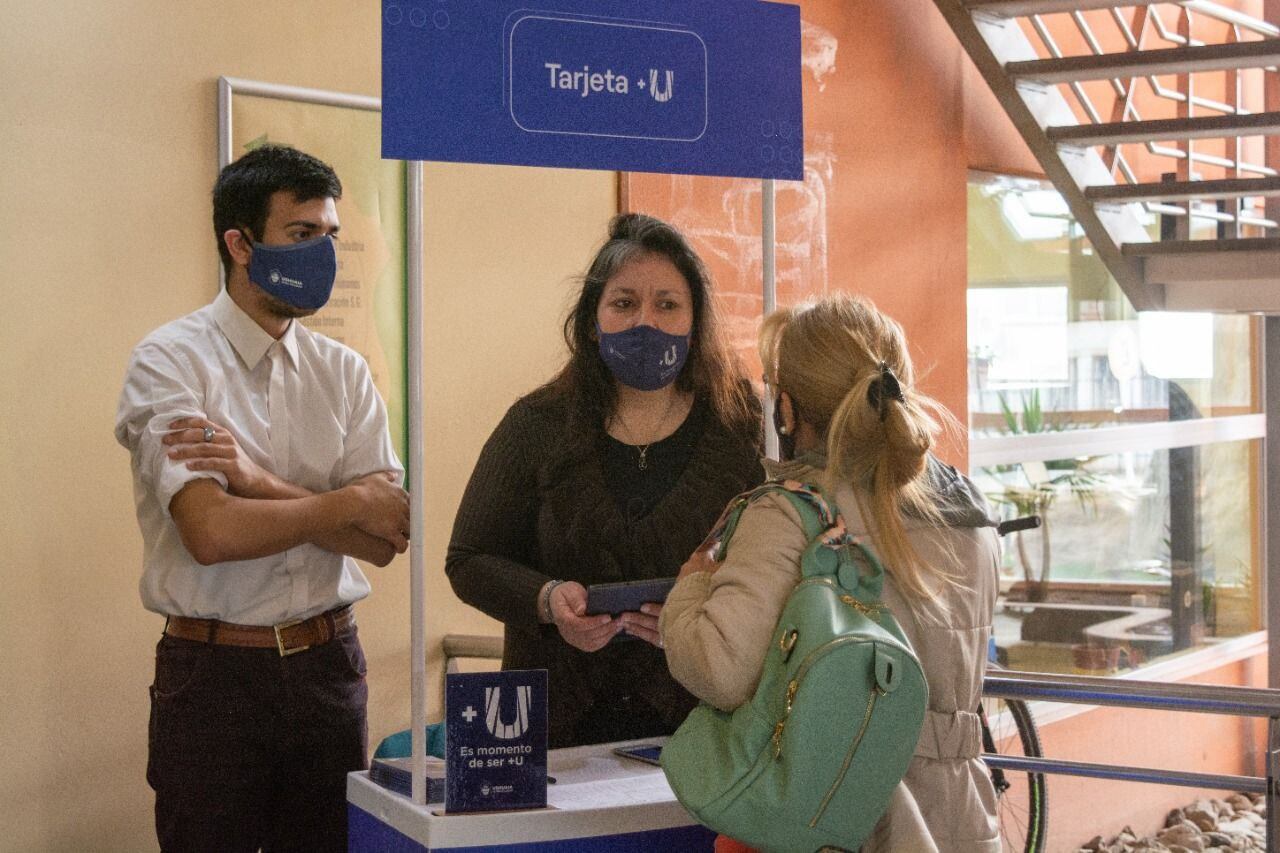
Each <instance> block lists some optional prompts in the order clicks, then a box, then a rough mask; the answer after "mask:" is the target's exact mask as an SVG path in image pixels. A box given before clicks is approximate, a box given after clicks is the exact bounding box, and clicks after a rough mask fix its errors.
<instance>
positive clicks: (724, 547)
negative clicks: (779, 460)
mask: <svg viewBox="0 0 1280 853" xmlns="http://www.w3.org/2000/svg"><path fill="white" fill-rule="evenodd" d="M773 492H781V493H782V494H783V495H784V496H785V497H786V498H787V500H789V501H790V502H791V505H792V506H793V507H795V510H796V513H797V514H799V516H800V524H801V525H802V526H803V528H804V532H805V538H806V539H808V540H809V545H808V546H807V547H806V548H805V550H804V555H803V556H802V557H801V560H800V574H801V577H802V578H811V577H833V578H835V580H836V582H837V583H838V584H840V586H842V587H844V588H845V589H846V590H848V591H849V592H850V593H851V594H853V595H855V596H857V595H861V596H862V597H863V598H866V599H870V600H875V601H878V600H879V598H880V594H881V592H882V591H883V589H884V567H883V566H882V565H881V564H880V561H879V560H877V559H876V556H875V555H874V554H872V553H871V551H870V549H868V548H867V547H866V545H864V544H863V541H862V539H861V538H860V537H855V536H853V535H851V534H850V533H849V531H848V528H847V527H846V526H845V522H844V517H843V516H841V515H840V512H839V509H838V508H835V507H834V506H833V505H831V504H828V503H827V501H826V499H825V498H824V497H823V496H822V491H821V490H820V489H819V488H818V487H817V486H815V485H813V484H812V483H802V482H800V481H798V480H770V481H769V482H767V483H765V484H764V485H762V486H760V487H758V488H756V489H753V490H752V491H750V492H744V493H743V494H741V495H739V496H738V497H736V498H734V499H733V500H732V501H730V503H729V506H728V507H726V509H725V511H724V514H723V515H721V516H720V521H719V522H717V523H716V526H715V528H713V530H712V532H711V534H710V535H709V536H708V537H707V540H708V541H709V542H715V543H716V544H715V549H714V551H713V552H712V559H714V560H715V561H716V562H721V561H722V560H724V558H725V556H726V554H727V552H728V547H729V541H730V539H732V538H733V534H734V532H735V531H736V530H737V527H738V522H739V521H740V520H741V518H742V513H743V512H744V511H745V510H746V508H747V507H748V506H750V505H751V504H752V503H754V502H756V501H757V500H759V499H760V498H763V497H765V496H766V495H768V494H771V493H773ZM855 554H856V556H857V557H858V558H860V559H854V556H855ZM860 564H861V565H860ZM864 569H865V571H864Z"/></svg>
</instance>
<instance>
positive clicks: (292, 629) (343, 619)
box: [164, 605, 356, 657]
mask: <svg viewBox="0 0 1280 853" xmlns="http://www.w3.org/2000/svg"><path fill="white" fill-rule="evenodd" d="M355 623H356V614H355V610H353V609H352V607H351V605H347V606H346V607H339V608H337V609H335V610H330V611H328V612H327V613H321V614H319V615H317V616H312V617H311V618H310V619H301V620H295V621H293V622H281V623H280V624H279V625H237V624H235V623H234V622H219V621H218V620H217V619H194V618H192V617H190V616H170V617H169V619H168V621H166V622H165V625H164V632H165V634H167V635H169V636H170V637H177V638H179V639H182V640H195V641H196V642H198V643H212V644H213V645H215V646H245V647H248V648H254V649H277V650H278V651H279V652H280V657H288V656H289V655H292V654H296V653H298V652H301V651H306V650H307V649H309V648H311V647H312V646H320V645H323V644H325V643H327V642H329V641H330V640H332V639H333V638H334V637H336V636H338V635H339V634H341V633H342V632H343V631H345V630H347V629H348V628H350V627H351V626H352V625H354V624H355Z"/></svg>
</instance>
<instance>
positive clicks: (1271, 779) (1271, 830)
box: [1266, 717, 1280, 853]
mask: <svg viewBox="0 0 1280 853" xmlns="http://www.w3.org/2000/svg"><path fill="white" fill-rule="evenodd" d="M1278 777H1280V717H1271V718H1270V719H1268V720H1267V793H1266V797H1267V800H1266V802H1267V853H1276V850H1277V845H1280V823H1277V821H1280V815H1278V814H1276V812H1277V803H1280V796H1278V795H1280V791H1278V790H1277V778H1278Z"/></svg>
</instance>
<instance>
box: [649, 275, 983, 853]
mask: <svg viewBox="0 0 1280 853" xmlns="http://www.w3.org/2000/svg"><path fill="white" fill-rule="evenodd" d="M760 356H761V361H762V363H763V364H764V368H765V378H766V380H767V382H768V385H769V390H770V393H771V394H773V395H774V408H775V415H774V422H775V425H776V427H777V430H778V433H779V444H780V447H781V452H780V455H781V457H782V461H781V462H773V461H772V460H765V468H766V471H767V473H768V475H769V478H770V479H777V480H784V479H785V480H798V481H801V482H806V483H810V484H813V485H815V486H817V487H819V488H820V489H821V491H822V492H823V494H824V495H825V496H826V497H827V499H828V500H829V501H831V502H833V503H835V504H836V505H837V506H838V507H839V509H840V511H841V513H842V514H843V516H844V518H845V522H846V524H847V525H848V528H849V531H850V532H851V533H853V534H854V535H855V536H862V537H864V538H865V541H866V542H867V543H868V544H869V545H870V547H871V548H872V550H874V551H875V552H876V555H877V556H878V557H879V558H880V560H881V562H882V563H883V564H884V566H885V573H886V583H885V589H884V602H885V603H886V604H887V605H888V606H889V607H890V609H891V610H892V611H893V614H894V616H895V617H896V618H897V620H898V623H899V624H900V625H901V626H902V629H903V631H904V632H905V633H906V635H907V638H908V639H909V640H910V641H911V644H912V646H913V648H914V649H915V652H916V654H917V656H918V657H919V658H920V662H921V664H922V666H923V668H924V672H925V676H926V678H927V680H928V683H929V710H928V713H927V716H926V719H925V724H924V730H923V731H922V733H921V736H920V741H919V743H918V745H917V747H916V754H915V757H914V758H913V759H912V762H911V765H910V767H909V768H908V770H907V774H906V776H905V777H904V778H903V780H902V782H901V783H900V784H899V785H898V788H897V790H896V791H895V792H894V796H893V800H892V801H891V803H890V806H889V809H888V811H887V812H886V813H885V815H884V817H883V818H881V820H880V823H879V824H878V825H877V827H876V829H875V831H874V832H873V834H872V836H871V837H870V838H869V839H868V840H867V841H866V843H865V844H864V845H863V848H862V849H863V851H864V853H866V851H880V850H885V851H899V850H902V851H906V850H909V851H913V853H916V851H933V850H936V851H942V853H951V851H982V852H983V853H986V851H990V853H998V851H999V850H1000V840H999V837H998V828H997V824H996V819H995V792H994V790H993V789H992V785H991V779H990V776H989V775H988V774H987V772H986V769H985V768H984V766H983V765H982V763H981V761H980V760H979V759H978V755H979V753H980V752H981V743H980V727H979V723H978V718H977V715H976V714H975V713H974V711H975V709H976V708H977V706H978V700H979V696H980V694H981V689H982V677H983V674H984V672H985V668H986V651H987V640H988V638H989V637H990V636H991V617H992V612H993V610H994V608H995V600H996V593H997V581H996V571H997V561H998V556H999V555H998V545H997V541H996V535H995V531H994V529H993V527H992V524H993V522H992V521H991V520H990V514H989V511H988V508H987V505H986V502H985V501H984V500H983V498H982V496H981V494H980V493H979V492H978V491H977V489H976V488H974V486H973V484H972V483H970V482H969V480H968V479H967V478H966V477H964V476H963V475H961V474H959V473H958V472H956V470H955V469H954V468H951V467H950V466H948V465H945V464H943V463H942V462H940V461H939V460H938V459H936V458H935V457H934V456H933V454H932V453H931V449H932V448H933V446H934V442H935V439H936V438H937V436H938V434H939V432H940V430H941V428H942V425H943V424H948V425H950V424H953V423H954V418H953V417H952V415H951V414H950V413H949V412H947V411H946V409H944V408H943V407H942V406H941V405H939V404H938V403H936V402H935V401H933V400H931V399H929V398H928V397H927V396H925V395H924V394H922V393H921V392H920V391H919V390H918V389H917V388H916V386H915V370H914V367H913V366H912V363H911V357H910V355H909V353H908V351H907V344H906V339H905V338H904V336H903V333H902V328H901V326H899V325H898V324H897V323H896V322H894V321H893V320H892V319H891V318H889V317H887V316H886V315H884V314H882V313H881V312H880V311H878V310H877V309H876V307H875V306H874V305H873V304H871V302H869V301H868V300H865V299H861V298H857V297H852V296H836V297H830V298H827V299H824V300H822V301H820V302H815V303H810V304H805V305H799V306H795V307H791V308H785V309H782V310H779V311H777V312H775V313H773V314H771V315H770V316H769V317H768V318H766V320H765V322H764V326H763V328H762V330H761V335H760ZM806 545H807V539H806V536H805V534H804V531H803V529H802V527H801V522H800V517H799V516H798V515H797V513H796V511H795V509H794V508H793V507H792V505H791V503H790V502H789V501H788V500H787V499H786V498H785V497H783V496H782V495H781V494H770V495H769V496H767V497H765V498H762V499H760V500H757V501H756V502H754V503H752V504H751V505H750V506H749V507H748V508H747V510H746V511H745V512H744V513H743V514H742V517H741V520H740V522H739V524H738V528H737V530H736V532H735V534H734V540H733V548H732V549H730V550H729V553H728V556H727V557H726V559H725V560H724V562H722V563H714V562H712V561H711V560H710V558H709V557H708V555H707V552H705V551H700V552H698V553H696V554H694V556H693V557H691V558H690V560H689V561H688V562H687V563H686V564H685V565H684V567H683V568H682V570H681V573H680V580H679V582H678V583H677V584H676V586H675V588H674V589H673V590H672V591H671V594H670V595H669V596H668V598H667V603H666V606H665V607H664V608H663V611H662V616H661V620H660V625H659V629H660V632H661V636H662V642H663V645H664V646H665V648H666V654H667V663H668V665H669V666H670V668H671V672H672V674H673V675H674V676H675V678H676V679H677V680H678V681H679V682H680V683H682V684H683V685H684V686H685V687H687V688H688V689H689V690H690V692H692V693H693V694H694V695H695V696H697V697H698V698H700V699H702V700H703V701H705V702H709V703H710V704H712V705H715V706H716V707H718V708H721V709H723V710H726V711H728V710H732V709H734V708H736V707H738V706H739V705H741V704H743V703H744V702H746V701H748V700H749V699H750V698H751V696H752V695H753V694H754V692H755V689H756V684H757V683H758V681H759V679H760V674H761V671H762V668H763V665H764V659H765V653H766V651H767V648H768V645H769V641H770V638H771V637H772V634H773V631H774V628H775V626H776V624H777V621H778V617H779V615H780V614H781V612H782V608H783V606H784V605H785V603H786V601H787V598H788V596H789V595H790V593H791V591H792V589H793V588H794V587H795V585H796V583H797V582H798V581H799V579H800V558H801V554H802V553H803V551H804V548H805V546H806ZM724 849H731V848H729V847H727V846H726V847H725V848H724Z"/></svg>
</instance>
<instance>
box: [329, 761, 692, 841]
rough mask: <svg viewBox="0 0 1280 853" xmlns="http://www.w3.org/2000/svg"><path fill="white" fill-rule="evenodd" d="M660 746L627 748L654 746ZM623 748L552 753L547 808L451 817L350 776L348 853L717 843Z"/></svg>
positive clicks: (437, 806)
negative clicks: (621, 753) (618, 752)
mask: <svg viewBox="0 0 1280 853" xmlns="http://www.w3.org/2000/svg"><path fill="white" fill-rule="evenodd" d="M661 740H662V739H661V738H658V739H652V738H651V739H647V740H644V741H627V742H626V743H657V742H661ZM618 745H620V744H601V745H598V746H580V747H574V748H572V749H555V750H551V751H550V752H549V753H548V754H547V763H548V771H547V772H548V773H549V774H550V775H551V776H552V777H554V778H555V780H556V782H555V784H553V785H548V786H547V806H548V807H547V808H545V809H536V810H531V811H518V812H492V813H487V814H465V815H445V814H444V805H443V804H442V803H433V804H430V805H426V806H420V805H415V804H414V803H412V802H411V801H410V800H409V799H408V798H406V797H402V796H400V795H399V794H397V793H395V792H393V791H390V790H387V789H386V788H382V787H379V786H378V785H375V784H374V783H373V782H371V781H370V780H369V776H368V774H367V773H352V774H351V775H350V776H348V777H347V810H348V812H349V814H350V829H349V839H350V840H349V846H348V851H349V853H375V851H376V853H389V852H390V853H420V851H434V850H449V851H453V853H471V851H481V850H485V851H488V850H504V851H518V853H542V851H556V853H587V851H592V853H596V851H606V853H613V851H627V853H642V851H643V852H644V853H658V852H659V851H672V853H676V851H679V853H698V851H710V850H711V849H712V846H713V842H714V839H715V834H714V833H712V832H711V831H710V830H708V829H706V828H704V827H701V826H699V825H698V824H697V823H695V822H694V820H693V818H691V817H690V816H689V813H688V812H686V811H685V810H684V808H683V807H682V806H681V805H680V804H679V803H678V802H676V798H675V795H674V794H673V793H671V788H670V786H668V785H667V780H666V777H665V776H663V775H662V770H661V768H658V767H654V766H652V765H649V764H644V763H642V762H639V761H634V760H632V759H629V758H619V757H618V756H616V755H614V754H613V752H612V749H613V747H614V746H618Z"/></svg>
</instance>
